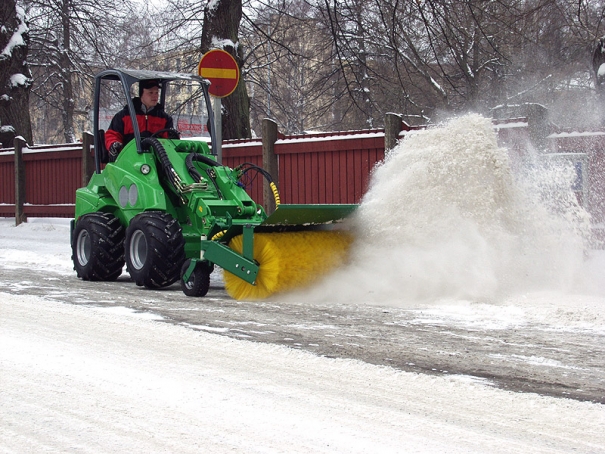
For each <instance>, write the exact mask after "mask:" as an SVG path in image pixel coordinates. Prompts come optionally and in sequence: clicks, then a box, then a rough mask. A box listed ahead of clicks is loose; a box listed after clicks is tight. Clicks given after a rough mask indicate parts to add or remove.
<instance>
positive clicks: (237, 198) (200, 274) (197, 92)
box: [71, 69, 356, 299]
mask: <svg viewBox="0 0 605 454" xmlns="http://www.w3.org/2000/svg"><path fill="white" fill-rule="evenodd" d="M148 79H156V80H159V81H160V85H161V99H160V102H161V103H162V104H163V105H165V106H166V104H165V103H166V102H169V104H170V105H169V106H168V107H167V108H166V111H167V112H168V113H169V114H171V115H172V116H173V118H174V119H175V124H177V125H181V124H183V125H186V129H187V131H190V130H195V131H204V130H206V129H207V136H208V137H207V138H206V139H205V140H204V139H200V137H189V138H187V137H181V135H185V134H181V133H180V132H179V131H177V130H176V129H171V130H163V131H160V132H158V133H155V134H154V135H152V136H151V137H141V133H140V131H139V129H138V126H137V121H136V118H135V114H134V106H133V103H132V100H131V97H130V93H131V90H132V88H133V87H134V85H135V84H138V83H139V82H140V81H142V80H148ZM208 85H209V82H208V81H207V80H205V79H202V78H200V77H198V76H194V75H189V74H178V73H167V72H156V71H142V70H118V69H110V70H106V71H103V72H101V73H99V74H98V75H97V76H96V79H95V99H94V150H95V167H96V168H95V172H94V174H93V175H92V178H91V179H90V182H89V183H88V185H87V186H86V187H84V188H80V189H78V190H77V192H76V213H75V219H74V220H73V222H72V229H71V246H72V251H73V256H72V259H73V263H74V269H75V270H76V272H77V275H78V277H80V278H82V279H84V280H90V281H111V280H116V279H117V278H118V277H119V276H120V275H121V274H122V269H123V267H124V264H125V265H126V270H127V271H128V273H129V274H130V277H131V279H132V280H133V281H134V282H135V283H136V284H137V285H139V286H144V287H147V288H151V289H154V288H161V287H166V286H169V285H172V284H174V283H175V282H177V281H179V280H180V285H181V288H182V290H183V292H184V293H185V294H186V295H189V296H204V295H206V293H207V292H208V289H209V285H210V274H211V273H212V272H213V270H214V269H215V265H216V266H218V267H220V268H222V269H223V270H224V272H225V273H224V281H225V288H226V290H227V292H228V293H229V294H230V295H231V296H232V297H234V298H236V299H261V298H266V297H268V296H270V295H272V294H274V293H277V292H283V291H287V290H290V289H293V288H296V287H301V286H304V285H308V284H309V283H311V282H312V281H313V280H314V279H315V278H317V277H318V276H321V275H322V274H324V273H325V272H326V271H327V270H329V269H330V268H333V267H334V266H337V265H338V264H340V263H342V261H343V260H344V258H345V256H346V253H347V250H348V247H349V245H350V243H351V236H350V234H349V233H347V232H346V231H344V230H339V229H334V228H326V225H330V226H331V225H332V224H333V223H335V222H337V221H339V220H342V219H344V218H346V217H347V216H349V215H350V214H351V212H352V211H353V210H354V209H355V208H356V205H286V204H280V203H279V195H278V191H277V188H276V186H275V184H274V183H273V181H272V179H271V176H270V175H269V174H268V173H267V172H265V171H264V170H263V169H261V168H259V167H257V166H255V165H253V164H250V163H245V162H244V163H241V164H240V165H238V166H237V167H235V168H229V167H226V166H223V165H222V164H221V162H219V161H218V158H217V155H216V153H214V154H213V147H212V145H213V144H214V143H215V142H214V140H215V131H214V117H213V113H212V109H211V107H210V106H211V104H210V98H209V95H208ZM112 96H113V98H112ZM116 99H120V101H121V102H126V105H127V106H128V107H129V112H130V116H131V120H132V124H133V127H134V136H135V138H134V139H133V140H131V141H130V142H129V143H127V144H125V146H124V148H123V149H122V151H121V152H120V154H119V155H118V157H117V159H115V161H113V162H110V160H109V155H108V153H107V150H106V148H105V144H104V129H103V127H104V126H103V125H102V124H101V122H102V121H103V120H104V121H105V123H107V120H108V119H109V118H110V116H111V113H112V112H111V109H107V108H102V107H101V104H103V103H104V104H110V105H113V106H114V111H115V110H116V108H115V107H116V106H117V105H118V104H117V101H116ZM112 100H113V101H112ZM188 102H193V104H194V107H193V108H191V107H185V106H186V105H187V103H188ZM174 106H177V107H174ZM119 107H121V105H120V106H119ZM191 125H193V126H191ZM105 127H106V126H105ZM161 136H167V137H168V138H162V137H161ZM252 175H260V176H262V177H263V178H266V179H267V181H268V182H269V184H270V185H271V188H272V190H273V193H274V195H275V198H276V205H277V209H276V210H275V211H274V212H273V213H272V214H271V215H270V216H268V215H267V213H266V212H265V209H264V208H263V207H262V206H261V205H260V204H258V203H256V202H255V201H254V200H252V199H251V197H250V196H249V195H248V193H247V192H246V190H245V184H244V183H245V182H246V181H248V179H249V178H250V177H251V176H252Z"/></svg>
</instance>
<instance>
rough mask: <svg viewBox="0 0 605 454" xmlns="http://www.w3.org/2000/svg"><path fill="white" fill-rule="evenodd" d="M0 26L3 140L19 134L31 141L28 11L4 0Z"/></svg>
mask: <svg viewBox="0 0 605 454" xmlns="http://www.w3.org/2000/svg"><path fill="white" fill-rule="evenodd" d="M0 27H1V28H2V32H0V49H1V52H0V143H1V144H3V145H4V146H10V145H12V143H13V139H14V138H15V136H16V135H20V136H22V137H23V138H24V139H25V140H26V141H27V142H28V143H30V144H31V143H33V140H32V129H31V122H30V118H29V91H30V88H31V73H30V71H29V67H28V64H27V50H28V45H29V36H28V32H29V29H28V27H27V25H26V23H25V12H24V10H23V9H22V8H20V7H19V6H17V5H16V1H15V0H5V1H3V2H2V4H1V5H0Z"/></svg>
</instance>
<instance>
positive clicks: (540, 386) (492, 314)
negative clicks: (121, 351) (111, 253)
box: [0, 269, 605, 403]
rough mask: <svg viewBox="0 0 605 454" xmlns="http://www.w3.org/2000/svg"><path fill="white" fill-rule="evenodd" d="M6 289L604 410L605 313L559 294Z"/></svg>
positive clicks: (57, 279)
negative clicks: (434, 299)
mask: <svg viewBox="0 0 605 454" xmlns="http://www.w3.org/2000/svg"><path fill="white" fill-rule="evenodd" d="M0 285H1V286H2V288H3V289H5V290H4V291H7V292H10V293H13V294H16V295H38V296H44V297H45V299H47V300H55V301H66V302H69V303H73V304H82V305H92V306H101V307H126V308H130V309H133V310H134V311H139V312H142V313H148V314H154V315H155V316H157V318H161V319H162V320H163V321H165V322H170V323H174V324H179V325H183V326H186V327H188V328H190V329H194V330H200V331H207V332H212V333H217V334H221V335H224V336H229V337H234V338H239V339H248V340H254V341H257V342H263V343H271V344H280V345H287V346H290V347H293V348H297V349H301V350H306V351H309V352H312V353H315V354H318V355H322V356H327V357H333V358H349V359H358V360H361V361H364V362H367V363H371V364H378V365H385V366H391V367H394V368H397V369H400V370H404V371H409V372H421V373H428V374H433V375H452V374H454V375H468V376H472V377H475V378H476V379H478V380H482V381H484V382H485V383H486V384H489V385H492V386H497V387H499V388H502V389H509V390H513V391H522V392H535V393H539V394H543V395H550V396H558V397H569V398H573V399H578V400H587V401H592V402H599V403H605V333H604V332H602V331H600V330H597V331H595V330H594V329H582V322H583V321H589V320H591V319H594V318H597V319H598V317H599V314H598V313H591V312H590V310H588V311H584V312H582V313H578V312H577V311H571V310H566V309H565V307H561V306H559V305H558V304H556V302H554V303H553V302H552V301H550V300H549V298H555V296H554V295H551V296H549V295H538V296H535V295H534V296H533V301H532V302H533V304H534V305H536V306H538V305H540V306H542V307H541V308H540V307H537V308H534V309H533V312H534V313H533V314H532V313H529V312H528V311H526V310H524V309H523V306H522V305H518V306H515V305H514V304H513V302H510V303H509V304H507V305H493V304H491V305H490V304H480V303H469V302H460V301H458V302H450V303H449V304H443V305H441V306H439V307H436V306H435V305H431V306H426V307H422V306H417V307H414V308H409V309H402V308H394V307H387V306H383V307H380V306H374V305H372V306H367V305H365V306H364V305H349V304H318V303H309V302H297V301H283V300H281V301H280V300H276V301H269V302H267V301H265V302H237V301H233V300H232V299H230V298H229V297H228V296H227V295H226V294H225V292H224V289H223V288H222V286H221V283H220V282H216V281H215V282H214V283H213V286H212V288H211V290H210V292H209V294H208V295H207V297H205V298H201V299H197V298H188V297H186V296H184V295H183V293H182V292H181V290H180V287H179V286H178V285H174V286H172V287H170V288H168V289H164V290H161V291H151V290H144V289H141V288H138V287H136V286H135V285H134V283H132V282H131V281H130V280H129V278H128V275H127V274H124V275H123V276H122V278H121V279H120V281H119V282H115V283H97V282H83V281H80V280H78V279H76V278H75V276H74V275H71V276H69V275H60V274H53V273H48V272H40V271H37V270H26V269H4V270H2V271H1V274H0ZM589 302H590V300H587V301H586V302H585V303H589ZM538 315H542V316H543V318H542V319H538ZM578 317H580V319H579V320H577V319H578ZM574 319H575V320H574ZM582 319H584V320H582ZM549 321H550V322H549ZM553 322H554V324H553ZM569 322H572V325H571V326H570V324H569ZM574 325H575V326H574ZM572 327H573V328H572ZM576 327H577V328H576Z"/></svg>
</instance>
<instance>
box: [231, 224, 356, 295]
mask: <svg viewBox="0 0 605 454" xmlns="http://www.w3.org/2000/svg"><path fill="white" fill-rule="evenodd" d="M352 241H353V237H352V235H351V234H350V233H348V232H346V231H341V230H330V231H325V230H324V231H300V232H282V233H256V234H254V260H256V261H257V262H258V264H259V271H258V275H257V277H256V283H255V285H251V284H248V283H247V282H245V281H243V280H242V279H240V278H238V277H237V276H235V275H233V274H231V273H229V272H227V271H225V272H224V280H225V289H226V290H227V293H229V295H231V297H233V298H235V299H236V300H259V299H264V298H267V297H268V296H270V295H273V294H275V293H281V292H286V291H289V290H293V289H295V288H301V287H305V286H308V285H310V284H312V283H313V282H314V281H316V280H318V279H319V278H321V277H322V276H324V275H325V274H326V273H328V272H329V271H330V270H332V269H333V268H335V267H338V266H339V265H341V264H342V263H343V262H344V261H345V259H346V257H347V252H348V250H349V246H350V245H351V242H352ZM229 247H230V248H231V249H233V250H234V251H236V252H238V253H240V254H241V253H242V250H243V237H242V235H239V236H236V237H234V238H233V239H231V241H230V242H229Z"/></svg>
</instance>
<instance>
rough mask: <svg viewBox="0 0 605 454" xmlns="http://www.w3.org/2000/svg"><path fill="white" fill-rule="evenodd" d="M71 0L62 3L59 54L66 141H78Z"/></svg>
mask: <svg viewBox="0 0 605 454" xmlns="http://www.w3.org/2000/svg"><path fill="white" fill-rule="evenodd" d="M70 10H71V0H63V4H62V5H61V23H62V25H63V49H62V52H61V54H60V56H59V59H60V60H61V68H62V78H63V80H62V84H63V112H61V115H62V118H63V135H64V137H65V142H66V143H73V142H75V141H76V134H75V130H74V105H75V101H74V90H73V84H72V71H71V70H72V67H73V65H72V64H71V60H70V55H69V54H70V52H71V22H70V17H69V14H70Z"/></svg>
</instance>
